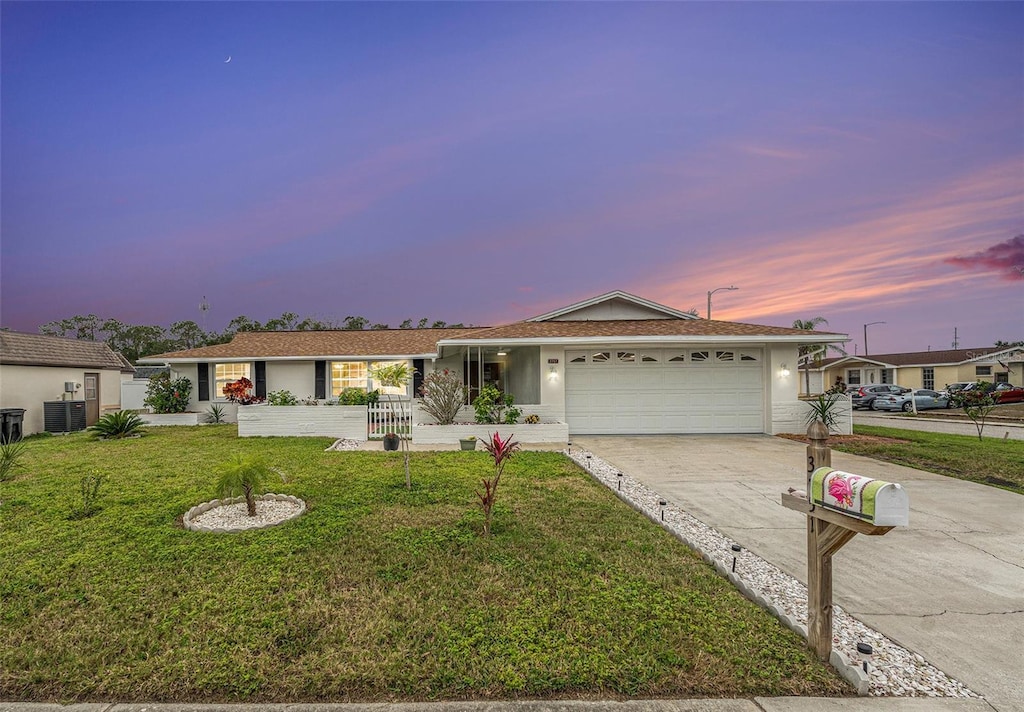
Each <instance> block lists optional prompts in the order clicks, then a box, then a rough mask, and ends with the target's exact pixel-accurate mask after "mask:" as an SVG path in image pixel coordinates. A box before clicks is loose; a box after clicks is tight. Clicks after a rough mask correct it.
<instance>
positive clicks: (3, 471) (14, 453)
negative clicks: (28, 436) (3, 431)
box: [0, 442, 25, 482]
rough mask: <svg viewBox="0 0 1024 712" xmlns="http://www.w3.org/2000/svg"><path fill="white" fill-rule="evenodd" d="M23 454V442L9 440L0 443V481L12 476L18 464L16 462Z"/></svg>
mask: <svg viewBox="0 0 1024 712" xmlns="http://www.w3.org/2000/svg"><path fill="white" fill-rule="evenodd" d="M24 454H25V443H23V442H10V443H3V444H0V482H6V481H7V480H9V479H11V478H12V477H14V470H15V469H17V468H18V467H19V466H20V463H19V462H18V461H19V460H20V459H21V457H22V455H24Z"/></svg>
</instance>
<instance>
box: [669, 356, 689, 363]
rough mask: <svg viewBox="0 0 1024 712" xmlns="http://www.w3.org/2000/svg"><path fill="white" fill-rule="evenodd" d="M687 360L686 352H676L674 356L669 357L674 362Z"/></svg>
mask: <svg viewBox="0 0 1024 712" xmlns="http://www.w3.org/2000/svg"><path fill="white" fill-rule="evenodd" d="M685 360H686V354H676V355H674V356H673V357H672V358H670V359H669V361H671V362H674V363H679V362H681V361H685Z"/></svg>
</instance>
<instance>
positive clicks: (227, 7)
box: [0, 2, 1024, 353]
mask: <svg viewBox="0 0 1024 712" xmlns="http://www.w3.org/2000/svg"><path fill="white" fill-rule="evenodd" d="M0 10H2V17H0V20H2V37H0V40H2V57H0V60H2V65H0V69H2V85H0V87H2V88H0V92H2V93H0V101H2V114H0V120H2V126H0V129H2V134H0V136H2V154H0V157H2V176H0V177H2V184H0V188H2V224H0V228H2V238H0V239H2V242H0V280H2V282H0V324H2V325H3V326H5V327H9V328H12V329H16V330H21V331H32V332H34V331H36V330H37V328H38V326H39V325H40V324H42V323H45V322H47V321H50V320H54V319H60V318H64V317H69V316H73V315H76V314H88V313H95V314H97V315H99V316H100V317H103V318H108V317H113V318H117V319H120V320H121V321H124V322H128V323H146V324H161V325H165V326H166V325H168V324H169V323H170V322H172V321H177V320H181V319H194V320H196V321H197V322H198V323H200V325H203V324H204V321H203V317H202V315H201V313H200V310H199V306H198V305H199V303H200V301H201V300H202V299H203V297H204V296H205V298H206V299H207V301H208V303H209V305H210V307H211V308H210V311H209V313H208V314H207V315H206V321H205V325H206V326H207V328H209V329H211V330H214V329H216V330H221V329H223V328H224V327H225V326H226V325H227V322H228V321H229V320H230V319H232V318H233V317H235V316H238V315H240V314H244V315H247V316H249V317H252V318H254V319H258V320H265V319H268V318H271V317H275V316H278V315H280V314H281V313H282V312H284V311H292V312H297V313H298V314H299V315H300V316H315V317H318V318H321V319H325V320H326V319H331V320H335V321H341V320H342V319H344V318H345V317H346V316H349V315H359V316H364V317H366V318H367V319H369V320H370V321H371V322H378V321H380V322H389V323H391V324H392V325H395V326H397V324H398V323H399V322H401V321H402V320H403V319H406V318H410V317H411V318H412V319H413V320H414V321H415V320H418V319H419V318H420V317H428V318H429V319H430V320H435V319H441V320H445V321H449V322H466V323H473V324H498V323H504V322H508V321H512V320H516V319H520V318H524V317H529V316H533V315H536V314H540V313H543V312H546V311H549V310H551V309H553V308H556V307H558V306H562V305H566V304H569V303H572V302H575V301H579V300H581V299H585V298H588V297H591V296H595V295H597V294H601V293H604V292H608V291H612V290H615V289H621V290H625V291H628V292H632V293H634V294H638V295H640V296H643V297H645V298H647V299H651V300H654V301H657V302H662V303H665V304H668V305H670V306H673V307H676V308H679V309H689V308H691V307H696V308H697V309H698V311H699V313H700V315H701V316H704V313H705V308H706V301H707V296H706V295H707V291H708V290H710V289H715V288H718V287H726V286H730V285H736V286H737V287H739V290H738V291H732V292H728V291H723V292H718V293H717V294H715V297H714V309H713V316H714V317H715V318H716V319H728V320H735V321H743V322H750V323H759V324H773V325H782V326H788V325H790V324H791V323H792V321H793V320H794V319H798V318H799V319H810V318H812V317H815V316H822V317H825V318H826V319H828V322H829V323H828V327H825V328H827V329H828V330H830V331H838V332H844V333H849V335H850V336H851V338H852V341H851V343H850V344H849V345H848V350H849V351H850V353H853V352H854V351H855V349H856V350H859V351H860V352H863V344H862V342H863V337H862V333H863V325H864V324H865V323H868V322H876V321H884V322H886V323H885V324H879V325H875V326H872V327H871V331H870V334H869V336H870V347H871V349H870V350H871V352H873V353H886V352H893V351H918V350H920V351H923V350H926V349H928V348H931V349H944V348H950V346H951V343H952V341H953V334H954V328H955V329H957V331H958V335H959V340H960V346H961V347H963V348H973V347H981V346H990V345H991V344H992V343H993V342H994V341H996V340H997V339H1001V340H1007V341H1012V340H1019V339H1024V43H1022V41H1021V38H1022V37H1024V3H986V2H974V3H959V2H958V3H952V2H946V3H928V2H921V3H854V4H846V3H643V2H638V3H511V4H505V3H429V2H427V3H415V4H405V3H398V2H395V3H373V4H361V3H245V2H239V3H186V2H180V3H118V2H109V3H84V2H83V3H59V2H55V3H20V2H19V3H12V2H3V3H2V7H0ZM229 57H230V61H227V60H228V58H229Z"/></svg>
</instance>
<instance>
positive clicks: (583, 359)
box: [569, 354, 587, 363]
mask: <svg viewBox="0 0 1024 712" xmlns="http://www.w3.org/2000/svg"><path fill="white" fill-rule="evenodd" d="M586 362H587V355H586V354H581V355H580V356H576V357H574V358H572V359H571V360H570V361H569V363H586Z"/></svg>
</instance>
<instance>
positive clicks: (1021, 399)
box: [992, 383, 1024, 405]
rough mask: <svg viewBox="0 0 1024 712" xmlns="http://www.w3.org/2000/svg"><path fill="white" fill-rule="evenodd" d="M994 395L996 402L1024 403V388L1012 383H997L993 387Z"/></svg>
mask: <svg viewBox="0 0 1024 712" xmlns="http://www.w3.org/2000/svg"><path fill="white" fill-rule="evenodd" d="M992 396H993V397H994V398H995V399H996V403H998V404H1000V405H1002V404H1003V403H1024V388H1022V387H1020V386H1014V385H1012V384H1010V383H997V384H996V387H995V388H993V389H992Z"/></svg>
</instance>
